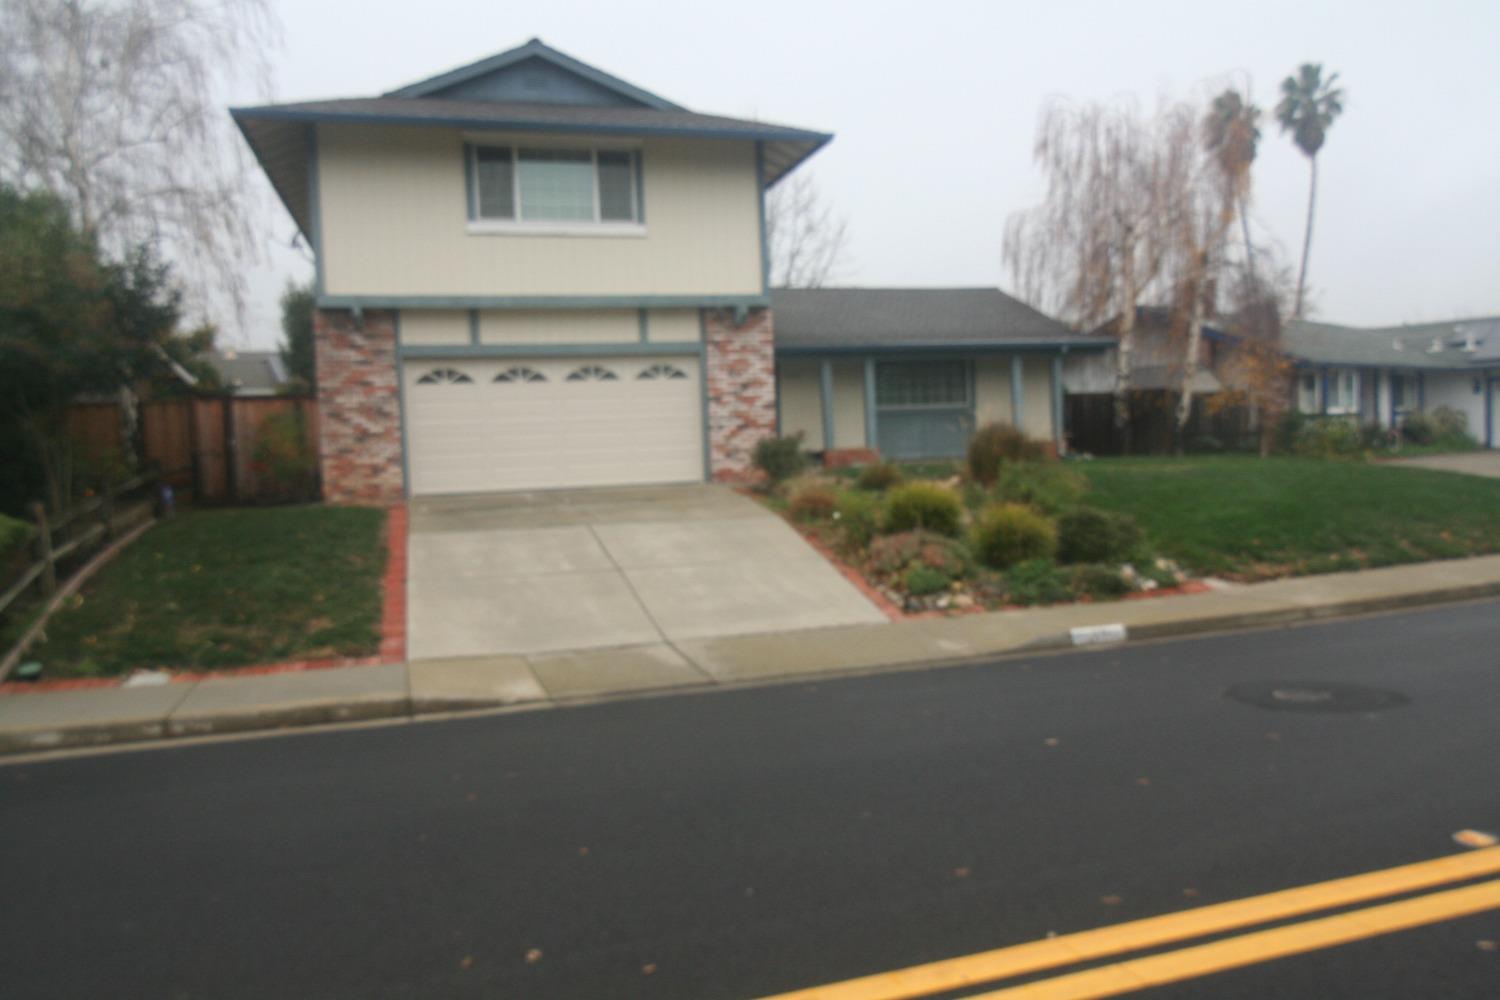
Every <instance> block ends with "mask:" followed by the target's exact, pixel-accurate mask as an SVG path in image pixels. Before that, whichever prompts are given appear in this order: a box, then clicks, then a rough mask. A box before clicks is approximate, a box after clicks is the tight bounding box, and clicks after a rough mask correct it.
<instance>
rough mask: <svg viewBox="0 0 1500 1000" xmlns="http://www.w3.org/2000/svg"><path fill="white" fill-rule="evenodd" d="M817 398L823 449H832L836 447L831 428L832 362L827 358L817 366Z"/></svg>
mask: <svg viewBox="0 0 1500 1000" xmlns="http://www.w3.org/2000/svg"><path fill="white" fill-rule="evenodd" d="M818 399H819V400H820V401H821V402H822V404H823V450H824V451H832V450H833V449H834V448H835V447H837V446H836V445H835V444H834V437H835V436H834V428H833V362H832V361H829V360H828V359H827V358H824V359H823V363H822V364H821V365H820V366H819V368H818Z"/></svg>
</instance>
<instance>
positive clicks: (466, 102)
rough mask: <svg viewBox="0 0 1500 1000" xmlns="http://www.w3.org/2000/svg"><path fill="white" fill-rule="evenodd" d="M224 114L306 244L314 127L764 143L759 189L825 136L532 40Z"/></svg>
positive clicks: (819, 144) (824, 140)
mask: <svg viewBox="0 0 1500 1000" xmlns="http://www.w3.org/2000/svg"><path fill="white" fill-rule="evenodd" d="M528 73H535V74H537V75H538V80H539V82H540V83H541V84H543V85H544V87H543V89H540V90H537V91H535V92H533V91H530V90H528V89H527V87H526V85H525V83H524V80H525V79H526V74H528ZM559 81H565V82H564V83H559ZM569 84H570V85H571V86H568V85H569ZM546 87H551V88H552V89H551V90H550V91H549V90H548V89H546ZM518 98H526V99H518ZM229 113H230V114H231V115H232V116H233V117H234V121H235V124H237V125H238V126H239V128H240V131H241V132H242V133H243V134H244V136H245V140H246V141H247V142H248V143H249V144H250V148H251V149H252V150H253V151H254V153H255V156H256V158H257V159H258V160H259V161H260V163H261V166H262V167H264V168H265V171H266V174H267V175H268V176H269V177H270V179H271V185H272V186H273V187H274V188H275V189H276V193H277V194H278V195H280V197H281V200H282V201H283V202H284V203H285V204H286V207H287V210H288V211H289V212H291V214H292V218H293V219H294V220H295V221H296V223H297V226H298V228H299V229H301V230H302V233H303V235H304V236H310V233H311V202H312V197H313V192H312V191H311V185H310V183H309V177H310V173H311V171H310V170H309V165H310V162H311V159H312V157H313V143H312V129H313V127H315V126H317V125H320V124H354V125H372V126H376V125H379V126H390V125H403V126H414V127H431V128H437V127H443V128H465V129H484V130H493V131H504V132H535V133H552V134H556V133H567V134H573V135H601V136H616V135H617V136H665V137H678V138H693V139H739V140H745V141H754V142H760V143H762V144H763V145H762V152H761V164H760V168H761V183H762V184H763V185H764V186H766V187H770V186H771V185H772V184H775V183H776V182H777V181H778V180H780V179H781V178H782V177H784V176H785V175H786V174H788V173H789V172H791V171H792V170H793V169H795V168H796V166H797V165H798V164H800V163H801V162H802V161H803V160H805V159H807V158H808V157H809V156H811V155H812V154H813V153H815V152H816V151H817V150H818V149H819V148H820V147H822V146H823V145H824V144H825V143H827V142H828V141H829V140H830V139H832V138H833V136H832V135H831V134H829V133H826V132H817V131H813V130H811V129H803V128H794V127H791V126H787V125H774V124H771V123H768V122H762V121H754V120H750V119H744V118H729V117H725V116H723V115H709V114H699V113H697V112H694V111H688V110H687V109H685V108H682V107H680V106H679V105H676V104H673V103H672V102H670V101H668V100H666V99H665V98H661V97H658V96H657V95H655V94H652V93H650V92H649V91H646V90H642V89H641V88H639V87H636V86H634V85H632V84H629V83H626V82H625V81H623V80H620V79H618V78H617V77H613V76H610V75H609V74H607V73H604V72H603V71H602V70H597V69H595V68H593V67H591V66H588V65H586V64H584V63H581V62H579V61H578V60H576V59H573V58H572V57H571V56H567V55H565V54H563V53H561V52H558V51H557V50H556V49H553V48H551V47H549V46H547V45H545V44H544V43H542V42H541V41H540V40H539V39H532V40H531V41H530V42H527V43H526V44H525V45H522V46H519V47H517V48H514V49H510V50H507V51H506V52H502V53H499V54H498V55H495V56H491V57H489V58H488V59H482V60H480V61H479V62H476V63H471V64H469V65H468V66H462V67H459V68H458V69H456V70H450V71H448V72H447V73H442V74H439V75H438V76H435V77H431V78H429V79H427V80H423V81H420V82H419V83H414V84H411V85H409V86H406V87H402V88H400V89H398V90H394V91H391V92H390V93H388V94H385V95H383V96H380V97H352V98H341V99H335V100H324V101H304V102H301V103H295V104H271V105H263V106H259V107H243V108H231V109H230V112H229Z"/></svg>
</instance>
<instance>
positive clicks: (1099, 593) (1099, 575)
mask: <svg viewBox="0 0 1500 1000" xmlns="http://www.w3.org/2000/svg"><path fill="white" fill-rule="evenodd" d="M1072 583H1073V591H1074V592H1075V593H1079V594H1088V595H1089V596H1090V597H1102V598H1106V599H1107V598H1112V597H1124V596H1125V595H1126V594H1128V593H1130V592H1131V591H1132V590H1133V589H1135V588H1134V587H1132V586H1131V583H1130V581H1129V580H1127V579H1125V576H1124V574H1122V573H1121V572H1120V571H1119V570H1117V569H1115V568H1114V567H1113V566H1078V567H1076V568H1074V570H1073V580H1072Z"/></svg>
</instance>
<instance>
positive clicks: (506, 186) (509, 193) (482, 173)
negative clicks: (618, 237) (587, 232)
mask: <svg viewBox="0 0 1500 1000" xmlns="http://www.w3.org/2000/svg"><path fill="white" fill-rule="evenodd" d="M468 155H469V158H470V161H469V176H470V178H471V184H470V187H471V190H470V191H469V213H470V216H471V218H472V219H473V220H474V221H476V222H500V223H505V222H514V223H523V224H524V223H539V224H542V225H547V224H555V225H560V226H567V225H591V224H625V225H638V224H639V223H640V222H641V206H640V169H641V167H640V158H639V156H637V155H636V154H635V153H633V152H630V151H628V150H617V149H531V148H527V147H524V146H470V147H469V148H468Z"/></svg>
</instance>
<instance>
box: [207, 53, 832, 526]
mask: <svg viewBox="0 0 1500 1000" xmlns="http://www.w3.org/2000/svg"><path fill="white" fill-rule="evenodd" d="M232 114H233V116H234V119H235V121H236V123H237V124H238V125H239V127H240V130H241V131H242V132H243V134H244V136H245V138H246V139H247V140H248V142H249V144H250V146H251V148H252V149H253V150H254V152H255V155H256V157H257V158H258V159H259V161H260V163H261V165H262V167H263V168H264V169H265V171H266V173H267V174H268V175H269V177H270V179H271V182H272V184H273V186H274V187H275V189H276V191H277V193H278V194H279V195H280V197H281V200H282V201H283V202H284V203H285V205H286V207H287V209H288V210H289V211H290V212H291V214H292V217H293V218H294V219H295V220H296V223H297V225H298V227H299V228H300V229H301V231H302V232H303V234H304V235H305V236H306V238H307V240H308V241H309V243H310V244H311V246H312V248H313V252H314V254H315V255H316V260H317V270H316V293H317V303H318V311H317V317H316V341H317V367H318V383H319V385H318V394H319V398H320V404H321V405H320V425H321V430H320V434H321V452H322V454H321V460H322V471H323V483H324V493H325V496H326V497H327V498H328V499H329V500H332V501H335V502H371V503H381V502H389V501H394V500H399V499H401V498H402V497H403V496H404V495H407V494H410V495H424V494H437V493H460V492H477V491H486V490H511V489H539V488H549V487H564V486H587V485H603V484H623V483H654V482H674V481H689V480H702V479H703V478H705V474H707V475H708V476H711V477H714V478H729V477H733V476H735V475H738V474H742V473H744V472H745V471H746V470H747V469H748V467H749V461H750V452H751V450H752V449H753V446H754V443H755V441H757V440H759V439H760V438H761V437H763V436H764V435H766V434H768V433H772V432H774V428H775V423H776V408H775V386H774V374H773V373H774V360H773V354H772V351H773V347H772V329H771V322H770V314H769V311H768V306H769V291H768V288H767V283H766V279H767V252H766V242H765V232H764V218H765V191H766V188H767V187H768V186H769V185H771V184H773V183H775V182H776V181H777V180H779V179H780V178H781V177H783V176H784V175H786V174H787V173H788V172H789V171H791V170H793V169H795V168H796V167H797V165H798V164H800V163H801V162H802V161H803V160H805V159H806V158H807V157H808V156H810V155H812V154H813V152H815V151H816V150H817V149H818V148H819V147H820V146H822V145H823V144H824V143H826V142H828V141H829V139H830V138H831V137H830V136H829V135H827V134H825V133H822V132H814V131H810V130H807V129H799V128H785V127H781V126H777V125H768V124H765V123H763V122H757V121H745V120H740V119H735V118H725V117H720V116H716V115H706V114H697V113H695V112H692V111H688V110H686V109H684V108H682V107H680V106H678V105H676V104H673V103H672V102H670V101H668V100H665V99H664V98H661V97H658V96H656V95H655V94H651V93H648V92H647V91H644V90H642V89H640V88H639V87H635V86H633V85H631V84H629V83H626V82H625V81H623V80H619V79H616V78H615V77H613V76H610V75H608V74H606V73H603V72H601V71H600V70H597V69H595V68H593V67H591V66H587V65H585V64H583V63H581V62H578V61H577V60H574V59H572V58H570V57H568V56H566V55H564V54H562V53H560V52H558V51H556V50H554V49H552V48H549V47H548V46H546V45H544V44H543V43H542V42H541V41H539V40H532V41H531V42H528V43H527V44H525V45H522V46H520V47H519V48H516V49H512V50H510V51H507V52H503V53H501V54H499V55H496V56H494V57H491V58H489V59H485V60H482V61H480V62H477V63H474V64H472V65H469V66H464V67H461V68H459V69H456V70H453V71H451V72H448V73H444V74H442V75H440V76H436V77H433V78H431V79H428V80H423V81H421V82H418V83H414V84H411V85H410V86H406V87H402V88H400V89H399V90H395V91H392V92H390V93H388V94H385V95H382V96H380V97H371V98H355V99H346V100H329V101H314V102H308V103H298V104H279V105H272V106H268V107H255V108H236V109H234V110H233V111H232Z"/></svg>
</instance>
